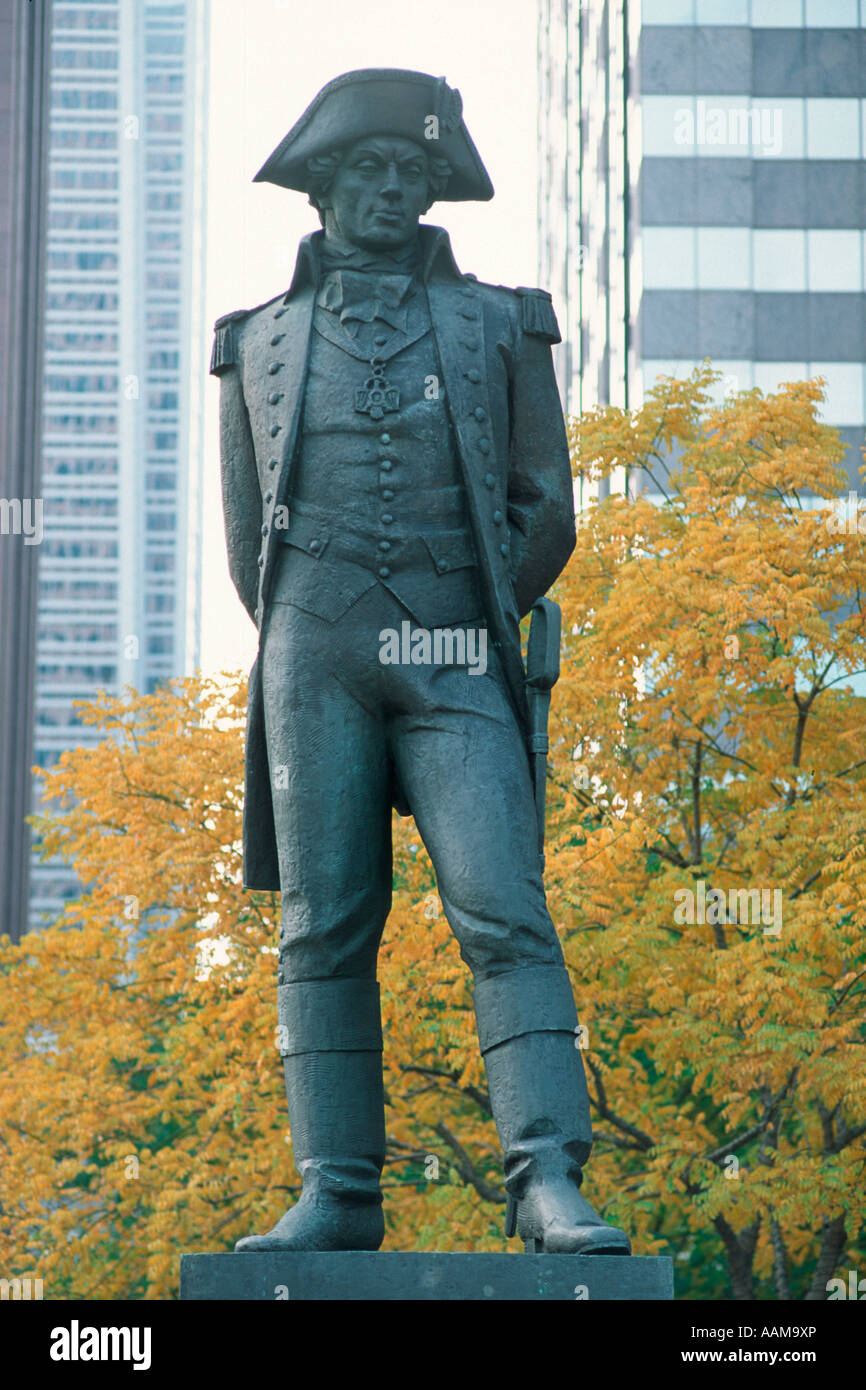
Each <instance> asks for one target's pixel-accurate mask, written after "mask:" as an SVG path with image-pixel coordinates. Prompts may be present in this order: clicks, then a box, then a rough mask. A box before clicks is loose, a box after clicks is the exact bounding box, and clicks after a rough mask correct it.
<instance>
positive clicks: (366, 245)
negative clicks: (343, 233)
mask: <svg viewBox="0 0 866 1390" xmlns="http://www.w3.org/2000/svg"><path fill="white" fill-rule="evenodd" d="M417 235H418V229H417V227H416V228H414V229H413V231H412V233H411V235H410V236H407V235H406V233H405V232H399V231H397V230H396V228H395V229H393V230H391V229H389V228H383V230H382V231H381V232H371V233H369V234H365V235H363V236H359V237H356V238H355V245H356V246H360V248H361V249H362V250H363V251H393V250H394V249H395V248H397V247H402V246H409V245H411V243H412V242H413V241H414V240H415V238H416V236H417Z"/></svg>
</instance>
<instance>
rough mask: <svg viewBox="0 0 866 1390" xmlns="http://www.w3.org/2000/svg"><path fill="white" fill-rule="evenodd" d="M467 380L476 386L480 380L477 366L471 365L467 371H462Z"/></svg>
mask: <svg viewBox="0 0 866 1390" xmlns="http://www.w3.org/2000/svg"><path fill="white" fill-rule="evenodd" d="M464 376H465V377H466V379H467V381H471V382H472V385H473V386H477V385H478V383H479V381H480V380H481V373H480V372H479V370H478V368H477V367H471V368H470V369H469V371H468V372H464Z"/></svg>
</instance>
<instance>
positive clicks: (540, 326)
mask: <svg viewBox="0 0 866 1390" xmlns="http://www.w3.org/2000/svg"><path fill="white" fill-rule="evenodd" d="M515 293H516V294H519V295H520V308H521V317H522V323H523V331H524V333H534V334H536V336H537V337H539V338H546V339H547V341H548V342H549V343H561V342H562V334H561V333H560V331H559V324H558V323H557V322H556V314H555V313H554V312H553V300H552V299H551V297H550V295H549V294H548V292H547V290H532V289H527V288H526V286H525V285H518V286H517V289H516V291H515Z"/></svg>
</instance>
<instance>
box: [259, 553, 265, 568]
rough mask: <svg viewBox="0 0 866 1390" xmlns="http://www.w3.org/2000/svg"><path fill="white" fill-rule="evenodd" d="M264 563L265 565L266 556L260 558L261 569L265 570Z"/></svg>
mask: <svg viewBox="0 0 866 1390" xmlns="http://www.w3.org/2000/svg"><path fill="white" fill-rule="evenodd" d="M264 563H265V557H264V555H260V556H259V569H263V568H264Z"/></svg>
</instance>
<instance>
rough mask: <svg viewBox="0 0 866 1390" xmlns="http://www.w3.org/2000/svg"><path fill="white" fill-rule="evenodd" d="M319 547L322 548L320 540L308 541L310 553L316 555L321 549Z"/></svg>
mask: <svg viewBox="0 0 866 1390" xmlns="http://www.w3.org/2000/svg"><path fill="white" fill-rule="evenodd" d="M321 548H322V542H321V541H310V550H311V551H312V553H313V554H314V555H318V553H319V551H320V550H321Z"/></svg>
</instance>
